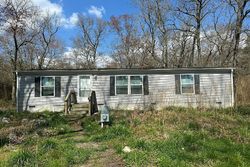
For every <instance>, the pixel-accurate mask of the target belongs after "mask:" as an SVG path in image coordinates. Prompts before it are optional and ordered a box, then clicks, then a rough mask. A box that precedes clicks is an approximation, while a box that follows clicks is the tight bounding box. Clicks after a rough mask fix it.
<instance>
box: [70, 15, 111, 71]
mask: <svg viewBox="0 0 250 167" xmlns="http://www.w3.org/2000/svg"><path fill="white" fill-rule="evenodd" d="M78 18H79V21H78V24H77V25H78V28H79V30H80V31H81V34H80V35H79V36H77V37H76V38H75V39H74V54H75V56H76V57H77V58H80V60H82V61H81V64H79V66H77V68H79V67H80V66H82V67H84V68H88V69H91V68H96V61H97V57H98V56H100V53H99V52H98V48H99V47H100V44H101V40H102V38H103V35H104V32H105V29H106V23H105V22H104V21H103V20H101V19H98V18H96V19H94V18H90V17H85V16H83V15H79V16H78Z"/></svg>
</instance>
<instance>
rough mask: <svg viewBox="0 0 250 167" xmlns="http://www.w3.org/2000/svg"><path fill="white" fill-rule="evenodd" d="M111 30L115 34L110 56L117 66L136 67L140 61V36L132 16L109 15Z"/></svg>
mask: <svg viewBox="0 0 250 167" xmlns="http://www.w3.org/2000/svg"><path fill="white" fill-rule="evenodd" d="M110 27H111V31H113V32H114V33H115V35H116V38H115V45H114V51H113V54H112V57H113V59H114V61H115V62H116V63H118V64H119V67H123V68H132V67H138V66H139V64H140V63H139V62H140V55H141V54H140V45H141V43H140V36H139V34H138V31H137V30H138V29H137V26H136V23H135V20H134V18H133V17H132V16H129V15H121V16H118V17H114V16H112V17H111V21H110Z"/></svg>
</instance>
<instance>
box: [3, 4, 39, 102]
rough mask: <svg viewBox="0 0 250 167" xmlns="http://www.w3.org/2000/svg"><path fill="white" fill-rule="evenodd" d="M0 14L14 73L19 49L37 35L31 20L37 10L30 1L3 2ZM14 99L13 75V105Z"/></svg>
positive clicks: (14, 77)
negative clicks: (7, 39)
mask: <svg viewBox="0 0 250 167" xmlns="http://www.w3.org/2000/svg"><path fill="white" fill-rule="evenodd" d="M0 13H1V24H2V28H3V29H4V30H3V31H4V35H5V36H8V38H9V39H11V41H10V42H9V47H10V48H11V50H10V51H11V53H10V54H9V56H11V57H10V59H11V64H12V68H13V69H12V70H13V71H16V70H17V69H18V59H19V58H21V55H20V50H21V48H22V47H24V46H25V45H26V44H28V43H31V42H32V40H33V39H34V37H35V36H36V34H37V32H36V31H34V29H33V28H34V27H32V26H33V24H32V18H34V17H35V16H36V15H37V10H36V7H35V6H33V4H32V3H31V1H30V0H4V1H3V2H2V3H1V4H0ZM8 52H9V51H8ZM12 55H13V56H12ZM15 97H16V74H15V73H14V75H13V84H12V100H13V102H14V103H15Z"/></svg>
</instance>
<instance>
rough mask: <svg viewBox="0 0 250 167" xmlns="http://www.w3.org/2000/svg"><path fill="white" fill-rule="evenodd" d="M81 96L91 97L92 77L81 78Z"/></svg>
mask: <svg viewBox="0 0 250 167" xmlns="http://www.w3.org/2000/svg"><path fill="white" fill-rule="evenodd" d="M79 80H80V82H79V83H80V87H79V89H80V90H79V96H80V97H89V96H90V93H91V84H90V76H80V78H79Z"/></svg>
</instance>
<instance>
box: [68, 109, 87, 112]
mask: <svg viewBox="0 0 250 167" xmlns="http://www.w3.org/2000/svg"><path fill="white" fill-rule="evenodd" d="M81 111H89V109H88V108H72V110H71V112H81Z"/></svg>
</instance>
